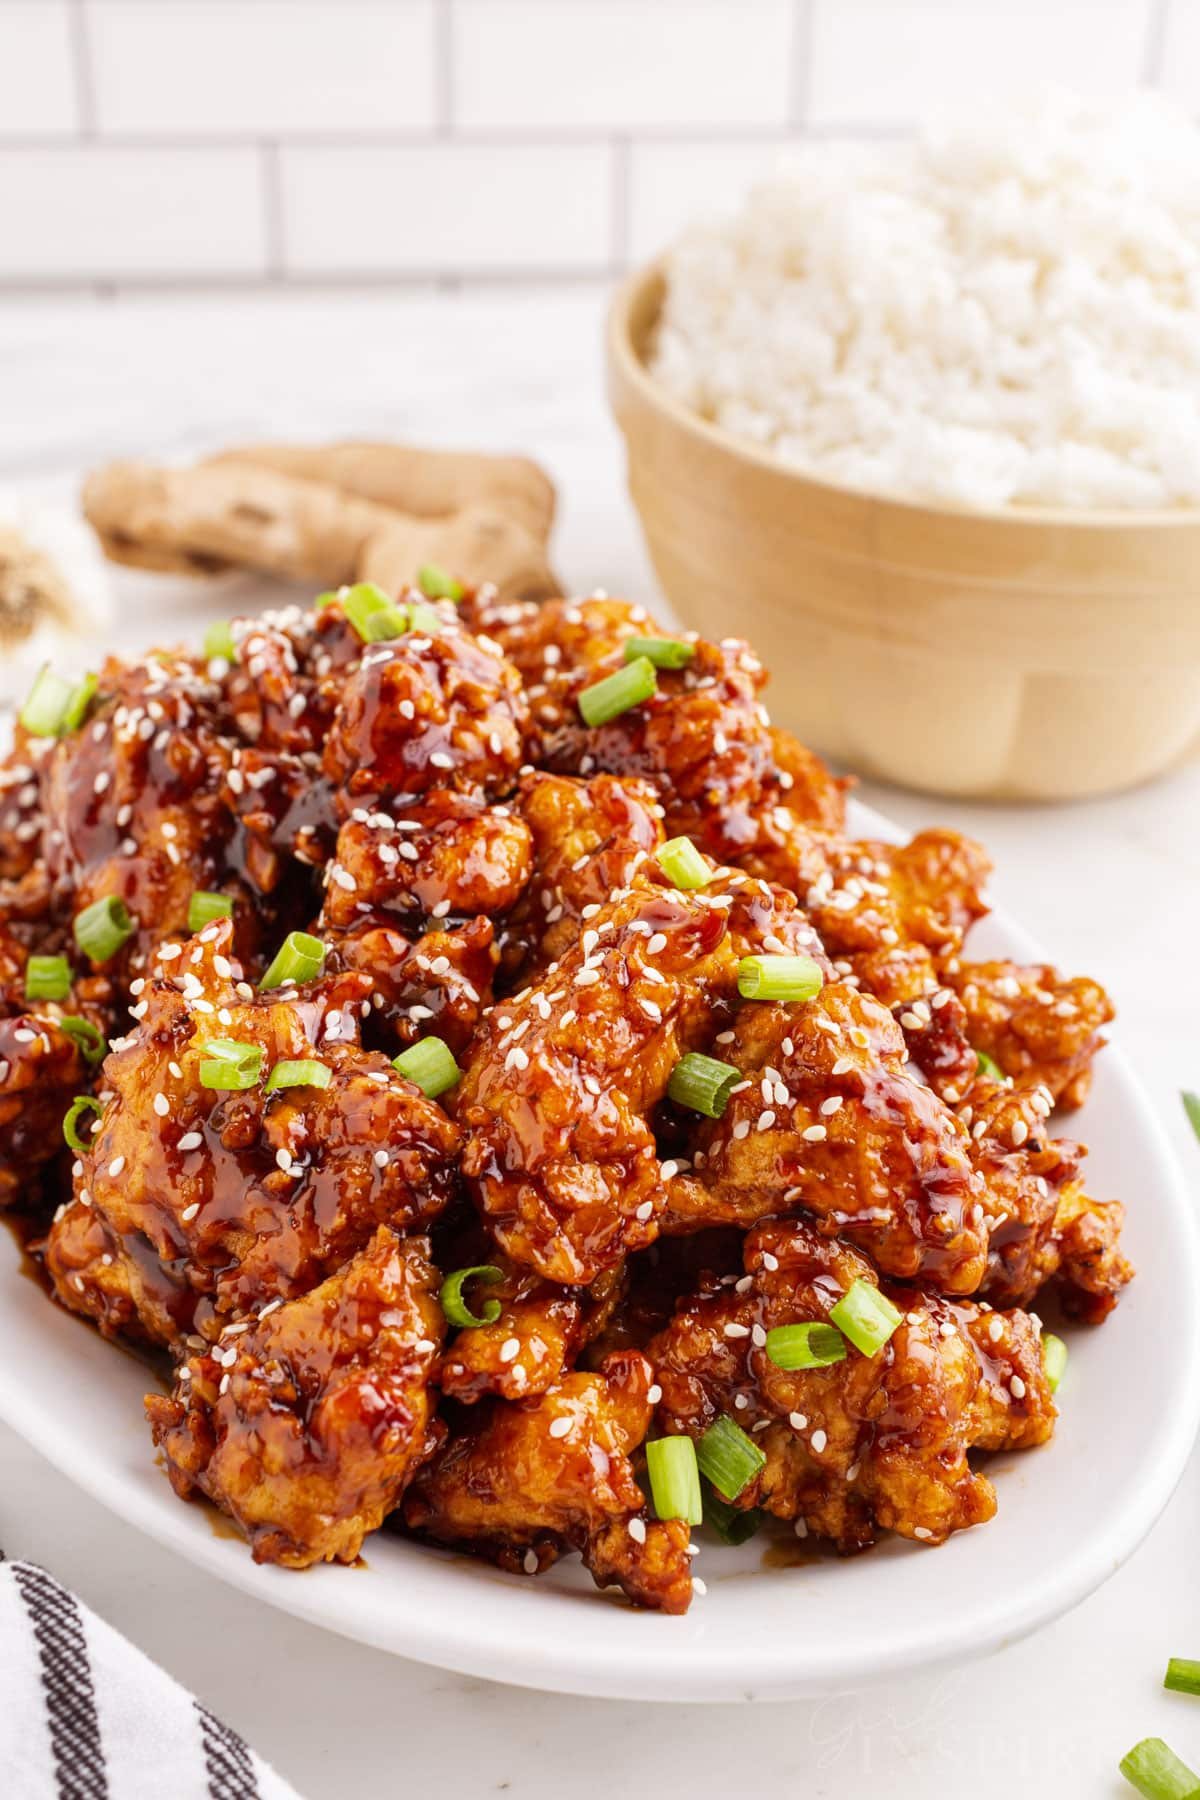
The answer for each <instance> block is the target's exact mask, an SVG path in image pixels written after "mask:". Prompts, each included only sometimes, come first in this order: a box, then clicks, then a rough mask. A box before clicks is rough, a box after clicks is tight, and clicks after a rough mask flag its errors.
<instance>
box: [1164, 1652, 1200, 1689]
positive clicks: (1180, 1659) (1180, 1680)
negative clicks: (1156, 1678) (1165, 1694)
mask: <svg viewBox="0 0 1200 1800" xmlns="http://www.w3.org/2000/svg"><path fill="white" fill-rule="evenodd" d="M1163 1686H1164V1687H1165V1688H1170V1689H1171V1691H1172V1692H1173V1693H1176V1694H1200V1662H1193V1661H1191V1659H1190V1658H1188V1657H1186V1656H1173V1657H1172V1658H1171V1660H1170V1662H1169V1663H1168V1664H1167V1672H1166V1674H1165V1675H1164V1676H1163Z"/></svg>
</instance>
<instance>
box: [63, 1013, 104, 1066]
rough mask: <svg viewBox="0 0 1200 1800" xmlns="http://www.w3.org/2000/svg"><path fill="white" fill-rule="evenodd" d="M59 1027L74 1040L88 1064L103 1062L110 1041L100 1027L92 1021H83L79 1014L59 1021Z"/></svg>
mask: <svg viewBox="0 0 1200 1800" xmlns="http://www.w3.org/2000/svg"><path fill="white" fill-rule="evenodd" d="M58 1026H59V1030H60V1031H65V1032H66V1034H67V1036H68V1037H69V1038H74V1040H75V1042H76V1043H77V1044H78V1045H79V1048H80V1050H82V1052H83V1054H84V1057H85V1058H86V1059H87V1061H88V1062H90V1063H98V1062H101V1061H103V1059H104V1057H105V1055H106V1053H107V1051H108V1040H107V1039H106V1037H105V1036H104V1033H103V1032H102V1031H101V1030H100V1027H99V1026H98V1025H93V1024H92V1021H91V1020H90V1019H81V1018H80V1017H79V1015H78V1014H77V1013H68V1014H67V1016H66V1017H65V1018H62V1019H60V1020H59V1021H58Z"/></svg>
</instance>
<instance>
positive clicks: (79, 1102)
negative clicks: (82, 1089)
mask: <svg viewBox="0 0 1200 1800" xmlns="http://www.w3.org/2000/svg"><path fill="white" fill-rule="evenodd" d="M103 1111H104V1108H103V1107H102V1106H101V1104H100V1102H99V1101H98V1100H96V1099H94V1098H93V1097H92V1095H91V1094H76V1096H75V1098H74V1100H72V1102H71V1104H70V1106H69V1107H68V1108H67V1116H66V1118H65V1119H64V1120H63V1123H62V1132H63V1136H64V1138H66V1140H67V1146H68V1148H69V1149H71V1150H74V1152H75V1154H76V1155H77V1156H86V1155H87V1153H88V1151H89V1150H90V1149H91V1145H90V1144H85V1143H84V1141H83V1139H82V1138H81V1137H80V1135H79V1121H80V1119H82V1117H83V1115H84V1113H89V1112H94V1113H96V1114H97V1116H99V1114H100V1113H102V1112H103Z"/></svg>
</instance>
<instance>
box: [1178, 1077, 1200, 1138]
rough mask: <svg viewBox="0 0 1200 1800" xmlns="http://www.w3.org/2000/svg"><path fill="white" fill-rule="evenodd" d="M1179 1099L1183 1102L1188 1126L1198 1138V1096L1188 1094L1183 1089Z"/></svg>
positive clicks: (1199, 1129) (1199, 1113) (1199, 1118)
mask: <svg viewBox="0 0 1200 1800" xmlns="http://www.w3.org/2000/svg"><path fill="white" fill-rule="evenodd" d="M1180 1098H1181V1099H1182V1101H1183V1110H1184V1112H1185V1113H1186V1114H1187V1116H1188V1124H1189V1125H1190V1126H1191V1128H1192V1130H1193V1131H1194V1132H1195V1134H1196V1136H1197V1137H1198V1138H1200V1094H1189V1093H1188V1091H1187V1089H1186V1088H1185V1089H1184V1091H1183V1093H1182V1095H1181V1096H1180Z"/></svg>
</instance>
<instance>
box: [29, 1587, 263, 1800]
mask: <svg viewBox="0 0 1200 1800" xmlns="http://www.w3.org/2000/svg"><path fill="white" fill-rule="evenodd" d="M0 1794H2V1795H3V1796H4V1800H298V1797H297V1795H296V1792H295V1789H294V1788H291V1787H289V1786H288V1784H287V1783H286V1782H285V1781H282V1780H280V1778H279V1776H278V1775H276V1773H275V1771H274V1770H273V1769H271V1768H269V1767H268V1766H267V1764H266V1763H264V1762H262V1761H260V1759H259V1758H258V1757H257V1756H256V1755H255V1754H254V1752H253V1750H251V1749H250V1748H249V1747H248V1745H247V1744H246V1743H245V1741H244V1740H243V1739H242V1738H240V1737H239V1736H238V1734H237V1732H236V1731H231V1730H230V1729H229V1727H228V1725H225V1724H222V1722H221V1720H220V1719H218V1718H215V1717H214V1715H213V1714H212V1713H210V1712H209V1710H208V1708H207V1707H206V1706H202V1705H201V1704H200V1702H199V1700H195V1699H193V1698H192V1696H191V1695H190V1694H189V1693H187V1692H185V1690H184V1689H183V1688H181V1687H180V1686H179V1683H178V1682H176V1681H173V1680H172V1679H171V1677H170V1676H169V1675H167V1674H165V1673H164V1672H163V1670H162V1669H160V1668H158V1667H157V1665H156V1664H154V1663H152V1662H151V1661H150V1659H149V1657H146V1656H143V1655H142V1652H141V1651H140V1650H135V1649H134V1647H133V1645H132V1644H130V1643H129V1642H127V1640H126V1639H125V1638H123V1637H121V1636H120V1635H119V1633H117V1632H115V1631H114V1630H113V1629H112V1628H111V1626H108V1625H106V1624H105V1623H104V1620H103V1619H100V1618H97V1617H96V1614H95V1613H93V1612H89V1611H88V1609H87V1607H86V1606H81V1605H80V1603H79V1601H78V1600H76V1598H75V1596H74V1595H73V1594H69V1593H68V1592H67V1590H66V1588H64V1587H60V1586H59V1584H58V1582H57V1581H55V1580H54V1579H53V1577H52V1576H50V1575H47V1573H46V1571H45V1570H44V1569H40V1568H38V1567H37V1565H36V1564H35V1563H27V1562H6V1563H0Z"/></svg>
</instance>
